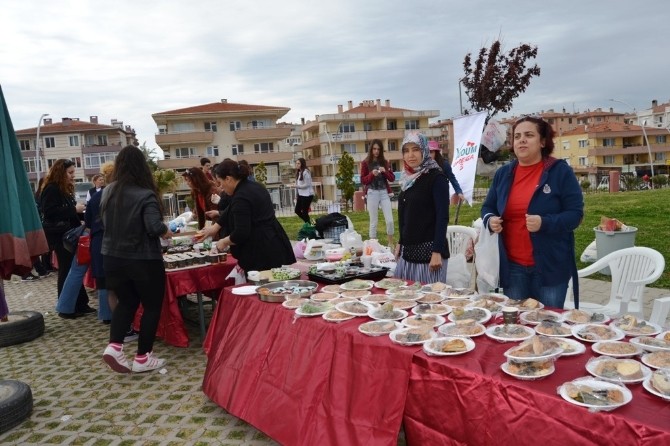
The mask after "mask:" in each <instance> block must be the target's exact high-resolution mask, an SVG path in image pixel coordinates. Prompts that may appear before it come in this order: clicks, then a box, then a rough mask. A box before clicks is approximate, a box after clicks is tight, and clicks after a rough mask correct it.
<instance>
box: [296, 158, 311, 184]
mask: <svg viewBox="0 0 670 446" xmlns="http://www.w3.org/2000/svg"><path fill="white" fill-rule="evenodd" d="M298 161H300V169H299V170H298V171H297V172H296V173H295V179H296V180H300V181H302V173H303V172H304V171H305V170H307V171H308V172H309V169H307V161H305V158H298Z"/></svg>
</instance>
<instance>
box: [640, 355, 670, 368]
mask: <svg viewBox="0 0 670 446" xmlns="http://www.w3.org/2000/svg"><path fill="white" fill-rule="evenodd" d="M656 356H661V357H664V358H667V357H668V356H670V352H650V353H645V354H644V355H642V357H641V358H640V360H641V361H642V364H644V365H646V366H649V367H651V368H654V369H670V363H663V365H665V367H663V365H661V366H658V365H655V364H654V363H653V362H651V361H653V359H654V357H656ZM650 360H651V361H650ZM666 364H667V365H666Z"/></svg>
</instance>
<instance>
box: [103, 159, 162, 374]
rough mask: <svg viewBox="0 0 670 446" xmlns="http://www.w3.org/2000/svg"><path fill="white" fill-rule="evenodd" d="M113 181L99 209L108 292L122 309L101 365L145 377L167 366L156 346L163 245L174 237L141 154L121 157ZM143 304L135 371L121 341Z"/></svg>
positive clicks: (115, 315) (114, 317)
mask: <svg viewBox="0 0 670 446" xmlns="http://www.w3.org/2000/svg"><path fill="white" fill-rule="evenodd" d="M112 180H113V182H112V183H111V184H110V185H109V186H107V187H106V188H105V189H103V192H102V201H101V204H100V209H101V211H100V212H101V215H102V222H103V225H104V228H105V233H104V235H103V239H102V255H103V263H104V270H105V278H106V281H107V288H108V289H110V290H112V291H114V292H115V293H116V295H117V298H118V304H117V305H116V308H115V309H114V313H113V315H112V324H111V327H110V336H109V345H108V346H107V348H105V352H104V354H103V359H104V361H105V362H106V363H107V364H108V365H109V366H110V367H111V368H112V370H114V371H116V372H119V373H128V372H130V371H131V370H132V371H133V372H146V371H149V370H155V369H158V368H161V367H163V365H164V364H165V361H164V360H163V359H159V358H157V357H155V356H153V345H154V340H155V338H156V330H157V328H158V320H159V318H160V314H161V307H162V305H163V295H164V294H165V268H164V267H163V256H162V252H161V244H160V239H161V238H170V237H172V232H170V229H169V228H168V227H167V226H166V225H165V223H163V215H162V209H161V205H160V203H161V201H160V199H159V196H158V190H157V188H156V185H155V183H154V179H153V177H152V175H151V171H150V170H149V166H148V165H147V163H146V160H145V159H144V154H143V153H142V151H141V150H140V149H138V148H137V147H135V146H126V147H124V148H123V149H122V150H121V151H120V152H119V154H118V156H117V157H116V161H115V166H114V172H113V178H112ZM140 303H141V304H142V307H143V308H144V312H143V313H142V319H141V322H140V333H139V339H138V342H137V354H136V356H135V360H134V361H133V364H132V367H131V366H130V364H129V363H128V360H127V359H126V356H125V355H124V353H123V340H124V337H125V335H126V331H127V330H128V326H129V325H130V323H131V321H132V320H133V317H134V316H135V311H136V310H137V308H138V307H139V305H140Z"/></svg>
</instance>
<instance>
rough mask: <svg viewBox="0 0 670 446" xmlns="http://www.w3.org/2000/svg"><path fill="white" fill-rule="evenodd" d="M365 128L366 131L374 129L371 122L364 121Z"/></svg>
mask: <svg viewBox="0 0 670 446" xmlns="http://www.w3.org/2000/svg"><path fill="white" fill-rule="evenodd" d="M363 130H364V131H366V132H371V131H372V123H371V122H364V123H363Z"/></svg>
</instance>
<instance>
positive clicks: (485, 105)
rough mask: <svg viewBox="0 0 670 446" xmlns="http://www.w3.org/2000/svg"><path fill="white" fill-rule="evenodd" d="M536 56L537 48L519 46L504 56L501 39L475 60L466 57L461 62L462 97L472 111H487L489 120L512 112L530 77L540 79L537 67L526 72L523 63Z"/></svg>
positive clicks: (523, 44)
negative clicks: (464, 95)
mask: <svg viewBox="0 0 670 446" xmlns="http://www.w3.org/2000/svg"><path fill="white" fill-rule="evenodd" d="M536 56H537V47H536V46H531V45H529V44H527V43H522V44H520V45H519V46H518V47H516V48H512V49H511V50H510V51H509V53H505V52H504V51H503V48H502V42H501V41H500V39H498V40H496V41H494V42H493V43H492V44H491V46H490V48H486V47H484V48H482V49H480V50H479V55H478V57H477V59H476V60H474V61H473V60H472V54H471V53H468V54H466V56H465V60H464V61H463V69H464V71H465V77H463V78H462V79H461V82H462V83H463V87H465V93H466V95H467V96H468V99H469V101H470V104H471V105H472V108H473V109H474V110H475V111H487V112H488V113H489V117H492V116H493V115H495V114H496V113H498V112H499V111H502V112H507V111H509V110H510V109H511V108H512V102H513V101H514V98H516V97H517V96H519V95H520V94H521V93H523V92H524V91H526V88H527V87H528V85H529V84H530V80H531V78H532V77H533V76H539V75H540V67H538V66H537V65H533V66H532V67H530V68H526V63H527V62H528V61H529V60H530V59H535V57H536Z"/></svg>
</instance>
